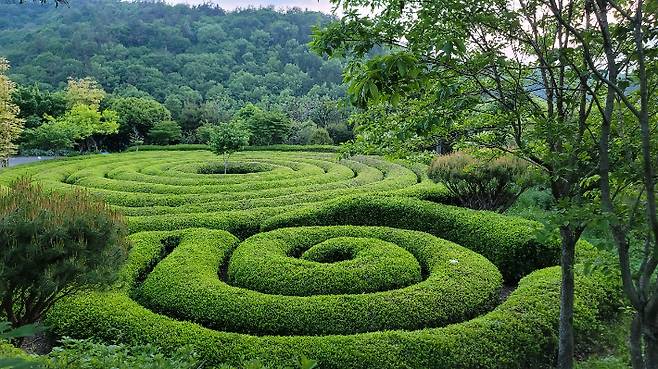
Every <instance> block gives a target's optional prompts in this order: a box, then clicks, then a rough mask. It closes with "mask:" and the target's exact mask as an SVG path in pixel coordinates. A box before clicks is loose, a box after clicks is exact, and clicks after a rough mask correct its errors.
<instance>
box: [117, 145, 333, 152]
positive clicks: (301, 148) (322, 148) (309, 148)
mask: <svg viewBox="0 0 658 369" xmlns="http://www.w3.org/2000/svg"><path fill="white" fill-rule="evenodd" d="M194 150H210V148H209V147H208V145H203V144H178V145H165V146H162V145H140V146H131V147H129V148H127V149H126V151H129V152H130V151H194ZM339 150H340V147H339V146H333V145H269V146H247V147H245V148H244V149H242V151H294V152H336V153H337V152H338V151H339Z"/></svg>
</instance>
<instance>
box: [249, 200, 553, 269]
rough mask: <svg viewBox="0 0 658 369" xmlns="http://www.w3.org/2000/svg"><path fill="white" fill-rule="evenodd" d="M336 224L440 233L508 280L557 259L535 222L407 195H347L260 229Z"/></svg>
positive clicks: (275, 219) (280, 217)
mask: <svg viewBox="0 0 658 369" xmlns="http://www.w3.org/2000/svg"><path fill="white" fill-rule="evenodd" d="M340 224H353V225H368V226H382V225H386V226H392V227H396V228H402V229H414V230H418V231H422V232H427V233H430V234H433V235H436V236H438V237H442V238H445V239H447V240H450V241H453V242H455V243H458V244H460V245H462V246H465V247H467V248H469V249H471V250H473V251H475V252H478V253H480V254H482V255H484V256H485V257H486V258H487V259H489V260H491V262H492V263H494V264H495V265H496V266H497V267H498V268H499V269H500V270H501V272H502V273H503V276H504V277H505V280H506V281H507V282H514V281H517V280H518V279H519V278H521V277H523V276H524V275H527V274H528V273H530V272H531V271H533V270H536V269H538V268H542V267H547V266H550V265H555V264H557V263H558V260H559V259H558V257H559V251H560V247H559V245H558V244H556V243H552V242H551V241H548V240H546V241H544V240H540V239H539V238H538V237H537V233H538V232H539V231H540V230H541V228H542V225H541V224H540V223H537V222H533V221H529V220H525V219H522V218H516V217H508V216H504V215H500V214H496V213H493V212H485V211H476V210H471V209H464V208H459V207H455V206H449V205H441V204H434V203H431V202H428V201H422V200H417V199H412V198H395V197H374V196H361V197H353V196H348V197H344V198H340V199H337V200H334V201H330V202H327V203H325V204H322V205H320V206H317V205H313V206H309V207H306V208H301V209H297V210H295V211H291V212H288V213H284V214H281V215H277V216H274V217H271V218H269V219H267V220H266V221H264V222H263V224H262V230H264V231H267V230H272V229H276V228H282V227H299V226H310V225H340Z"/></svg>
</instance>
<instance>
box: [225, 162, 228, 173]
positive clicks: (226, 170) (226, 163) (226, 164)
mask: <svg viewBox="0 0 658 369" xmlns="http://www.w3.org/2000/svg"><path fill="white" fill-rule="evenodd" d="M227 172H228V158H224V174H226V173H227Z"/></svg>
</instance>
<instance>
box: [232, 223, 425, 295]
mask: <svg viewBox="0 0 658 369" xmlns="http://www.w3.org/2000/svg"><path fill="white" fill-rule="evenodd" d="M299 233H301V234H297V233H295V234H291V236H292V237H290V238H285V239H284V238H282V237H280V236H279V237H277V236H275V235H274V234H273V233H272V232H269V233H265V234H260V235H256V236H254V237H251V238H249V239H248V240H247V241H245V242H244V243H243V244H242V245H240V247H238V249H237V250H236V251H235V253H234V254H233V256H232V257H231V262H230V264H229V268H228V276H227V278H228V280H229V281H230V283H231V284H232V285H234V286H239V287H243V288H247V289H250V290H254V291H259V292H263V293H268V294H275V295H288V296H312V295H338V294H354V293H369V292H378V291H386V290H392V289H398V288H403V287H407V286H410V285H412V284H415V283H418V282H420V281H421V280H422V279H423V278H422V275H421V265H420V264H419V263H418V260H416V258H415V256H414V255H413V254H411V253H410V252H409V251H408V250H407V248H406V247H400V246H398V245H397V244H395V243H392V242H387V241H384V240H382V239H380V238H376V237H373V236H372V235H370V234H364V235H361V234H360V235H358V237H354V236H351V237H344V236H341V237H336V238H326V237H329V235H328V234H326V233H324V232H322V233H321V236H322V237H320V238H319V239H318V238H316V237H309V235H308V230H307V229H304V230H303V231H302V232H299ZM318 235H320V234H318ZM325 238H326V239H325ZM390 241H392V240H390ZM404 241H411V242H414V240H413V239H412V240H407V239H405V240H404ZM412 246H415V245H413V244H412ZM299 254H301V256H300V257H299V258H297V257H294V256H295V255H299ZM422 267H423V269H424V270H425V271H426V270H427V264H426V263H423V265H422Z"/></svg>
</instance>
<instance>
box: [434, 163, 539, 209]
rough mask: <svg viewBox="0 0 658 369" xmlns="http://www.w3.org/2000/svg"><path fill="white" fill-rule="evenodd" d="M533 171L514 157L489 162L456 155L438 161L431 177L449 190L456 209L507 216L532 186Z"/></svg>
mask: <svg viewBox="0 0 658 369" xmlns="http://www.w3.org/2000/svg"><path fill="white" fill-rule="evenodd" d="M529 169H530V165H529V164H528V163H527V162H525V161H523V160H521V159H518V158H515V157H512V156H501V157H497V158H494V159H490V160H486V159H481V158H477V157H475V156H473V155H471V154H467V153H464V152H455V153H452V154H449V155H442V156H437V157H436V158H434V161H432V165H431V166H430V168H429V172H428V175H429V177H430V178H431V179H432V180H434V182H437V183H442V184H444V185H445V186H446V188H447V189H448V191H449V192H450V194H451V195H452V198H453V199H452V201H453V202H454V203H455V205H460V206H464V207H467V208H471V209H476V210H493V211H498V212H503V211H505V210H507V208H509V207H510V206H511V205H512V204H513V203H514V201H516V199H517V198H518V197H519V195H521V193H523V191H525V190H526V189H527V188H528V187H529V186H530V185H531V181H530V180H529V178H530V177H529V176H528V171H529Z"/></svg>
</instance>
